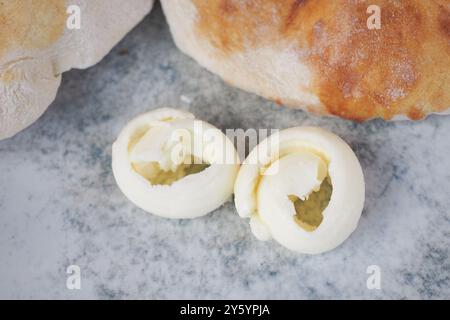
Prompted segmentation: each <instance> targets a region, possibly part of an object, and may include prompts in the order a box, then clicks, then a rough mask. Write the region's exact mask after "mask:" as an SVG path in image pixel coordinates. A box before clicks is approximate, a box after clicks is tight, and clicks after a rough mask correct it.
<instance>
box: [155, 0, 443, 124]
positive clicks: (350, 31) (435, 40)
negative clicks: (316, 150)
mask: <svg viewBox="0 0 450 320" xmlns="http://www.w3.org/2000/svg"><path fill="white" fill-rule="evenodd" d="M162 3H163V7H164V12H165V13H166V16H167V17H168V21H169V24H170V25H171V30H172V32H173V34H174V37H175V40H176V42H177V44H178V45H179V46H180V48H181V49H182V50H183V51H185V52H186V53H188V54H189V55H191V56H192V57H194V58H195V59H196V60H197V61H198V62H199V63H201V64H202V65H204V66H205V67H207V68H208V69H210V70H211V71H213V72H215V73H217V74H219V75H220V76H222V77H223V78H224V79H225V80H226V81H227V82H229V83H232V84H234V85H236V86H238V87H241V88H243V89H246V90H249V91H252V92H255V93H257V94H260V95H263V96H265V97H267V98H269V99H272V100H274V101H278V102H281V103H283V104H286V105H289V106H293V107H298V108H303V109H306V110H308V111H312V112H315V113H320V114H331V115H336V116H339V117H342V118H346V119H353V120H358V121H363V120H367V119H372V118H377V117H380V118H383V119H387V120H388V119H393V118H405V117H407V118H410V119H414V120H417V119H421V118H423V117H424V116H426V115H427V114H429V113H443V112H445V111H446V110H447V109H448V108H449V107H450V90H449V89H450V68H449V66H450V35H449V30H450V23H449V21H450V1H448V0H434V1H422V0H410V1H394V0H371V1H365V0H337V1H328V0H284V1H277V0H259V1H258V0H208V1H206V0H184V1H181V0H164V1H163V2H162ZM370 5H377V6H378V7H379V8H380V9H381V29H369V28H368V25H367V20H368V18H369V17H370V16H371V13H368V11H367V9H368V7H369V6H370ZM183 18H184V19H185V20H187V21H182V19H183ZM186 41H189V43H185V42H186ZM264 60H265V61H264ZM289 70H292V72H289ZM239 73H246V74H239Z"/></svg>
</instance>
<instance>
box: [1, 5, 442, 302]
mask: <svg viewBox="0 0 450 320" xmlns="http://www.w3.org/2000/svg"><path fill="white" fill-rule="evenodd" d="M188 100H190V101H191V102H190V103H187V101H188ZM162 106H173V107H179V108H182V109H186V110H190V111H192V112H193V113H195V114H196V115H197V116H198V117H199V118H201V119H203V120H206V121H209V122H211V123H212V124H214V125H216V126H218V127H220V128H222V129H225V128H244V129H246V128H286V127H290V126H297V125H306V124H308V125H318V126H321V127H324V128H327V129H330V130H332V131H334V132H335V133H337V134H339V135H340V136H342V137H343V138H344V139H345V140H346V141H348V142H349V143H350V144H351V146H352V147H353V148H354V150H355V152H356V154H357V155H358V157H359V159H360V161H361V164H362V167H363V170H364V174H365V179H366V185H367V187H366V188H367V189H366V193H367V196H366V205H365V209H364V212H363V215H362V218H361V220H360V223H359V227H358V228H357V230H356V231H355V232H354V233H353V235H352V236H351V237H350V239H349V240H347V241H346V242H345V243H344V244H343V245H342V246H340V247H339V248H337V249H336V250H334V251H332V252H329V253H327V254H323V255H319V256H302V255H297V254H294V253H292V252H289V251H287V250H286V249H283V248H282V247H281V246H279V245H277V244H276V243H275V242H259V241H257V240H256V239H255V238H254V237H253V236H252V234H251V233H250V230H249V226H248V222H247V221H245V220H242V219H240V218H239V217H238V216H237V214H236V211H235V209H234V206H233V203H232V202H229V203H227V204H225V205H224V206H223V207H221V208H220V209H218V210H216V211H215V212H213V213H212V214H210V215H208V216H206V217H203V218H200V219H196V220H192V221H185V220H175V221H174V220H166V219H162V218H158V217H155V216H152V215H149V214H146V213H145V212H143V211H141V210H139V209H138V208H136V207H135V206H134V205H133V204H131V203H130V202H128V201H127V200H126V199H125V197H124V196H123V195H122V194H121V192H120V191H119V189H118V188H117V186H116V184H115V182H114V178H113V175H112V172H111V165H110V163H111V144H112V142H113V141H114V140H115V138H116V136H117V134H118V132H119V131H120V129H121V128H122V127H123V126H124V124H125V123H126V122H127V121H128V120H129V119H131V118H132V117H134V116H135V115H138V114H140V113H142V112H144V111H148V110H151V109H153V108H157V107H162ZM448 132H450V117H448V116H441V117H438V116H431V117H429V118H428V119H426V120H425V121H421V122H417V123H412V122H395V123H386V122H383V121H378V120H377V121H371V122H367V123H364V124H356V123H353V122H349V121H344V120H339V119H330V118H318V117H315V116H312V115H308V114H306V113H304V112H302V111H295V110H288V109H286V108H282V107H279V106H277V105H275V104H274V103H271V102H269V101H266V100H264V99H262V98H259V97H257V96H255V95H252V94H249V93H245V92H243V91H240V90H238V89H235V88H231V87H229V86H227V85H226V84H224V83H223V82H222V81H221V80H220V79H219V78H218V77H217V76H214V75H212V74H210V73H209V72H207V71H206V70H204V69H202V68H201V67H200V66H198V65H197V64H196V63H195V62H194V61H193V60H191V59H190V58H188V57H186V56H184V55H183V54H182V53H181V52H179V51H178V50H177V49H176V48H175V46H174V44H173V42H172V40H171V38H170V36H169V31H168V27H167V25H166V24H165V21H164V18H163V16H162V13H161V10H160V8H159V6H158V7H157V9H156V10H155V11H153V12H152V13H151V15H150V16H149V17H147V18H146V19H145V20H144V21H143V22H142V23H141V24H140V25H139V26H138V27H137V28H136V29H135V30H133V31H132V32H131V33H130V34H129V35H128V36H127V37H126V38H125V39H124V40H123V41H122V42H121V43H120V44H119V45H118V46H117V47H116V48H115V49H114V50H113V51H112V52H111V53H110V54H109V55H108V56H107V57H106V58H105V59H104V60H103V61H102V62H101V63H100V64H98V65H97V66H95V67H93V68H90V69H88V70H84V71H78V70H76V71H71V72H68V73H66V74H65V75H64V77H63V83H62V86H61V88H60V91H59V94H58V96H57V99H56V101H55V102H54V103H53V104H52V105H51V107H50V108H49V109H48V111H47V112H46V113H45V114H44V115H43V116H42V117H41V118H40V120H39V121H37V122H36V123H35V124H33V125H32V126H31V127H29V128H28V129H27V130H25V131H23V132H21V133H20V134H18V135H16V136H15V137H13V138H11V139H8V140H5V141H1V142H0V298H44V299H47V298H69V299H72V298H88V299H89V298H100V299H126V298H150V299H155V298H156V299H165V298H212V299H217V298H232V299H250V298H254V299H259V298H274V299H280V298H286V299H312V298H321V299H328V298H365V299H375V298H383V299H391V298H402V299H403V298H432V299H435V298H450V288H449V285H450V252H449V247H450V197H449V193H450V169H449V168H450V160H449V152H450V139H449V138H448ZM69 265H78V266H79V267H80V269H81V289H80V290H69V289H67V288H66V278H67V274H66V268H67V266H69ZM369 265H378V266H379V267H380V270H381V289H380V290H369V289H368V288H367V286H366V280H367V277H368V274H367V273H366V270H367V267H368V266H369Z"/></svg>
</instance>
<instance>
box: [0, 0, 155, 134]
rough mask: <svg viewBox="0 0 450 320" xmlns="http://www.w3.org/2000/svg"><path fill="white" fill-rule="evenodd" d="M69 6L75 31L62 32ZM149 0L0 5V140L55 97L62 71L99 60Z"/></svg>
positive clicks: (11, 1) (22, 0) (29, 1)
mask: <svg viewBox="0 0 450 320" xmlns="http://www.w3.org/2000/svg"><path fill="white" fill-rule="evenodd" d="M71 5H77V6H78V7H79V8H80V18H81V19H80V21H81V28H80V29H69V28H67V24H66V23H67V20H68V18H69V16H70V11H69V13H68V12H67V9H68V8H69V6H71ZM152 5H153V0H127V1H122V0H94V1H91V0H39V1H35V0H34V1H33V0H20V1H18V0H8V1H0V139H3V138H7V137H10V136H12V135H14V134H15V133H17V132H18V131H20V130H22V129H23V128H25V127H27V126H28V125H30V124H31V123H32V122H34V121H35V120H36V119H37V118H38V117H39V116H40V115H41V114H42V113H43V112H44V111H45V109H46V108H47V107H48V105H49V104H50V103H51V102H52V101H53V99H54V98H55V95H56V92H57V90H58V87H59V84H60V81H61V73H63V72H65V71H67V70H69V69H71V68H86V67H89V66H92V65H94V64H95V63H97V62H98V61H100V60H101V59H102V58H103V57H104V56H105V55H106V54H107V53H108V52H109V51H110V50H111V48H112V47H113V46H114V45H115V44H117V42H119V41H120V39H122V38H123V36H124V35H125V34H126V33H127V32H128V31H130V30H131V29H132V28H133V27H134V26H135V25H136V24H137V23H138V22H139V21H140V20H141V19H142V18H143V17H144V16H145V15H146V14H147V13H148V12H150V10H151V7H152Z"/></svg>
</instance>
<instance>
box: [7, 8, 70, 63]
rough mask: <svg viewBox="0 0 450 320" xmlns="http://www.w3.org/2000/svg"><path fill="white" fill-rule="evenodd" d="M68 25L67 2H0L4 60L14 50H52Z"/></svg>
mask: <svg viewBox="0 0 450 320" xmlns="http://www.w3.org/2000/svg"><path fill="white" fill-rule="evenodd" d="M65 22H66V1H65V0H38V1H37V0H34V1H33V0H20V1H15V0H14V1H10V0H0V58H1V57H3V56H4V55H5V54H6V53H7V52H8V51H10V50H17V49H25V50H32V49H45V48H47V47H49V46H50V45H52V44H53V43H54V42H56V41H57V40H58V39H59V38H60V37H61V35H62V34H63V32H64V26H65Z"/></svg>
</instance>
